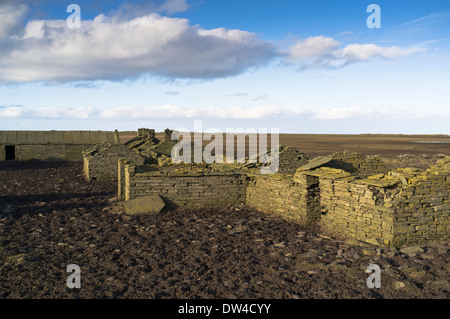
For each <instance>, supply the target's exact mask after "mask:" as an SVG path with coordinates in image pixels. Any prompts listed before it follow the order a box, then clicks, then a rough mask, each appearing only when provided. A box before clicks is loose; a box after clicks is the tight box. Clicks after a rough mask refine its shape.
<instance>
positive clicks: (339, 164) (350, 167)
mask: <svg viewBox="0 0 450 319" xmlns="http://www.w3.org/2000/svg"><path fill="white" fill-rule="evenodd" d="M332 158H333V160H332V161H331V162H329V163H328V164H326V166H327V167H331V168H338V169H342V170H344V171H346V172H349V173H352V174H355V175H356V176H358V177H361V178H366V177H368V176H371V175H376V174H386V173H387V172H388V171H389V168H388V167H387V165H386V164H385V163H384V162H383V161H382V160H381V159H379V158H377V157H366V156H364V155H361V154H359V153H355V152H338V153H334V154H333V156H332Z"/></svg>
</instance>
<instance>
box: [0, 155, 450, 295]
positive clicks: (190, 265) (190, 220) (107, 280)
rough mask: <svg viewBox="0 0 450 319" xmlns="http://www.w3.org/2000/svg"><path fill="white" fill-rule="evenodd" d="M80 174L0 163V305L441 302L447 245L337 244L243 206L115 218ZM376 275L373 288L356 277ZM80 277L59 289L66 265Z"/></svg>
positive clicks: (69, 167)
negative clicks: (40, 301) (404, 248)
mask: <svg viewBox="0 0 450 319" xmlns="http://www.w3.org/2000/svg"><path fill="white" fill-rule="evenodd" d="M81 172H82V164H81V163H39V162H0V298H277V299H278V298H289V299H294V298H296V299H297V298H449V297H450V285H449V281H448V280H449V270H450V269H449V268H450V266H449V261H450V259H449V257H448V248H449V243H448V242H446V243H433V244H428V245H426V246H421V247H422V248H423V250H424V252H423V253H418V254H405V253H403V252H401V251H400V250H399V249H388V248H382V249H377V248H375V247H370V246H367V245H366V246H364V245H363V246H361V245H358V244H357V243H356V244H355V243H351V242H348V241H347V242H345V241H344V240H342V239H339V238H334V237H331V236H329V235H327V234H324V233H322V232H321V231H320V229H319V228H317V227H304V226H299V225H296V224H293V223H290V222H287V221H284V220H281V219H279V218H276V217H271V216H268V215H265V214H263V213H260V212H257V211H254V210H251V209H249V208H245V207H230V208H217V209H206V208H205V209H196V210H187V209H179V210H177V211H166V212H163V213H161V214H158V215H154V216H133V217H129V216H126V215H123V214H122V211H121V209H120V206H117V204H115V203H111V202H109V201H108V199H110V198H111V197H113V196H115V192H116V184H115V183H100V182H93V183H87V182H85V181H84V180H83V177H82V175H81ZM371 263H375V264H378V265H379V266H380V267H381V285H382V286H381V288H380V289H369V288H368V287H367V286H366V279H367V277H368V274H367V273H365V269H366V268H367V266H368V265H369V264H371ZM69 264H77V265H79V266H80V267H81V285H82V286H81V289H68V288H67V286H66V279H67V277H68V276H69V275H70V274H69V273H67V272H66V268H67V265H69Z"/></svg>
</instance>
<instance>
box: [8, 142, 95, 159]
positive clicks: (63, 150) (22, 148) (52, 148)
mask: <svg viewBox="0 0 450 319" xmlns="http://www.w3.org/2000/svg"><path fill="white" fill-rule="evenodd" d="M87 147H89V145H69V144H68V145H64V144H46V145H16V146H15V159H16V160H19V161H29V160H47V161H81V160H82V159H83V155H82V152H83V151H84V150H85V149H86V148H87Z"/></svg>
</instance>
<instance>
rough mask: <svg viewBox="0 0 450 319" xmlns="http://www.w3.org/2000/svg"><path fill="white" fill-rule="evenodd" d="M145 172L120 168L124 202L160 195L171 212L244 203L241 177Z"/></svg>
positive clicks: (244, 181) (244, 177)
mask: <svg viewBox="0 0 450 319" xmlns="http://www.w3.org/2000/svg"><path fill="white" fill-rule="evenodd" d="M145 170H146V168H145V167H143V166H134V165H130V164H125V165H124V168H123V171H124V173H123V176H124V178H123V182H122V183H124V186H123V188H124V195H123V196H124V199H125V200H132V199H135V198H138V197H141V196H147V195H153V194H155V195H160V196H161V197H162V198H163V199H164V201H165V203H166V205H167V206H168V207H171V208H175V207H178V206H183V207H201V206H227V205H238V204H241V203H244V202H245V195H246V188H247V178H246V176H245V175H242V174H236V173H226V172H220V173H215V172H201V173H194V172H189V173H180V172H175V171H168V172H162V171H145Z"/></svg>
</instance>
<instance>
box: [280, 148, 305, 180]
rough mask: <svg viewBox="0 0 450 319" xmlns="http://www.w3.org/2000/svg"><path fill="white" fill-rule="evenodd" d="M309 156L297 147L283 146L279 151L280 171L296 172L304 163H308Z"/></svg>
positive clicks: (285, 172) (282, 172)
mask: <svg viewBox="0 0 450 319" xmlns="http://www.w3.org/2000/svg"><path fill="white" fill-rule="evenodd" d="M308 160H309V158H308V156H306V154H304V153H302V152H300V151H298V150H297V149H296V148H295V147H281V149H280V153H279V167H278V172H279V173H281V174H295V171H296V170H297V169H298V168H299V167H300V166H302V165H304V164H306V163H308Z"/></svg>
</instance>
